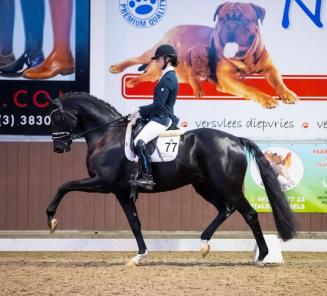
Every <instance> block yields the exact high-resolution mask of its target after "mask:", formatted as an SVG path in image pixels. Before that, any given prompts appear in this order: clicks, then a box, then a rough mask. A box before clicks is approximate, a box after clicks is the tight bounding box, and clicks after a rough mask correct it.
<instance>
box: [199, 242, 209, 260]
mask: <svg viewBox="0 0 327 296" xmlns="http://www.w3.org/2000/svg"><path fill="white" fill-rule="evenodd" d="M209 251H210V245H209V244H204V245H202V246H201V249H200V252H201V255H202V258H204V257H205V256H207V255H208V253H209Z"/></svg>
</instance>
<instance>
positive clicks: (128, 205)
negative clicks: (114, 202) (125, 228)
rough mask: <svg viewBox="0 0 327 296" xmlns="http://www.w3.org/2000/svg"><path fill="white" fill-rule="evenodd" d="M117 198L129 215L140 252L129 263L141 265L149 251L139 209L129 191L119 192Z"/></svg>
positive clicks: (129, 221)
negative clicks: (142, 229)
mask: <svg viewBox="0 0 327 296" xmlns="http://www.w3.org/2000/svg"><path fill="white" fill-rule="evenodd" d="M116 196H117V199H118V201H119V203H120V205H121V206H122V208H123V210H124V213H125V215H126V217H127V220H128V223H129V225H130V227H131V229H132V232H133V234H134V237H135V239H136V242H137V245H138V248H139V252H138V254H137V255H136V256H135V257H134V258H132V259H131V260H130V261H129V262H128V263H127V265H129V266H135V265H139V263H140V262H141V261H142V260H143V259H144V258H145V257H146V256H147V255H148V251H147V248H146V245H145V242H144V239H143V235H142V232H141V222H140V219H139V217H138V214H137V210H136V207H135V204H134V202H133V200H132V199H131V198H130V197H129V194H128V193H117V194H116Z"/></svg>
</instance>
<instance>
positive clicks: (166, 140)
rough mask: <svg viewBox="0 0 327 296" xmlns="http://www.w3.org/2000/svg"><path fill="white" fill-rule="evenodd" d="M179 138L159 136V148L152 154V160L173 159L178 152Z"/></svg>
mask: <svg viewBox="0 0 327 296" xmlns="http://www.w3.org/2000/svg"><path fill="white" fill-rule="evenodd" d="M179 138H180V136H176V137H159V138H158V141H157V148H156V149H155V150H154V152H153V153H152V155H151V161H152V162H161V161H172V160H174V159H175V158H176V156H177V153H178V146H179Z"/></svg>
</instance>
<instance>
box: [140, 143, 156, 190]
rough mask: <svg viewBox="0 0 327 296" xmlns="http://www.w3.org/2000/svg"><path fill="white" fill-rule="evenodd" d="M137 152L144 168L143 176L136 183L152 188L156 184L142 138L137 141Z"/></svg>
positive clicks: (148, 188)
mask: <svg viewBox="0 0 327 296" xmlns="http://www.w3.org/2000/svg"><path fill="white" fill-rule="evenodd" d="M136 154H137V156H138V158H139V162H141V168H142V175H141V178H139V179H137V180H136V185H137V186H140V187H143V188H145V189H147V190H152V189H153V186H154V185H156V184H155V183H154V182H153V177H152V173H151V166H150V161H149V156H148V153H147V151H146V147H145V143H144V142H143V141H142V140H138V141H137V143H136Z"/></svg>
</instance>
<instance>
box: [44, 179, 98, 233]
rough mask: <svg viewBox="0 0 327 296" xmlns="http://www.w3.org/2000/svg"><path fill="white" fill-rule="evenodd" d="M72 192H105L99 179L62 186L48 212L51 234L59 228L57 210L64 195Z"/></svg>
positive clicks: (77, 181)
mask: <svg viewBox="0 0 327 296" xmlns="http://www.w3.org/2000/svg"><path fill="white" fill-rule="evenodd" d="M70 191H84V192H103V186H102V184H101V183H100V180H99V179H98V178H97V177H94V178H86V179H82V180H75V181H70V182H67V183H65V184H63V185H61V186H60V187H59V189H58V191H57V193H56V195H55V197H54V198H53V199H52V201H51V202H50V204H49V206H48V208H47V210H46V213H47V217H48V226H49V229H50V232H51V233H53V232H54V231H55V230H56V228H57V220H56V219H54V215H55V213H56V211H57V208H58V206H59V204H60V202H61V200H62V199H63V197H64V195H65V194H66V193H68V192H70Z"/></svg>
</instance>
